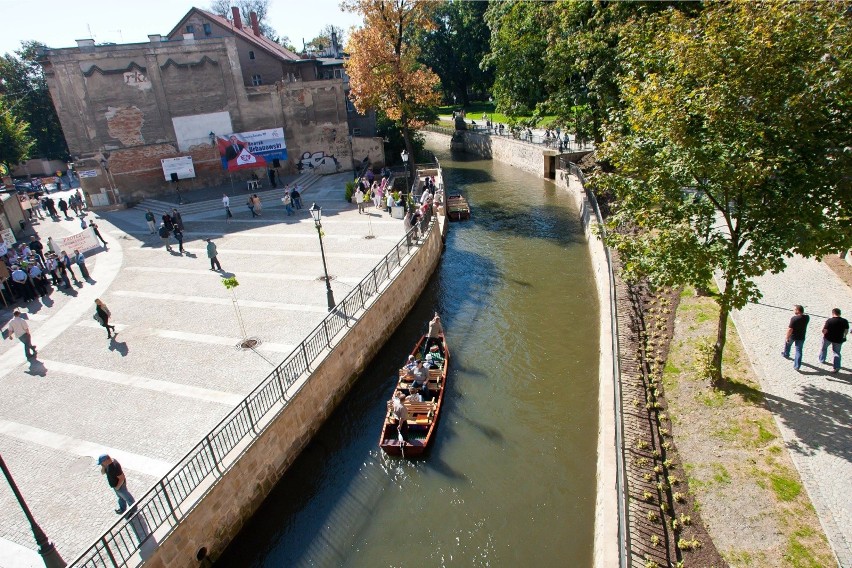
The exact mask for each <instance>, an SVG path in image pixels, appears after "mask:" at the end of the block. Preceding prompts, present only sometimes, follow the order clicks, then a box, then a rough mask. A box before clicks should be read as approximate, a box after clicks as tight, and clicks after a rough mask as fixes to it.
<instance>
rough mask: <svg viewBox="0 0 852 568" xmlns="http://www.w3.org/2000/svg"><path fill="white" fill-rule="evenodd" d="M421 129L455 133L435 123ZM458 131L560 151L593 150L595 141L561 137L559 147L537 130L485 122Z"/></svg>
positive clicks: (447, 133) (557, 143) (449, 134)
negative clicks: (499, 125) (497, 125)
mask: <svg viewBox="0 0 852 568" xmlns="http://www.w3.org/2000/svg"><path fill="white" fill-rule="evenodd" d="M423 130H429V131H431V132H438V133H439V134H446V135H448V136H452V135H453V134H455V133H456V130H455V129H454V128H449V127H446V126H438V125H435V124H427V125H426V126H424V127H423ZM459 132H474V133H476V134H482V135H486V136H495V137H498V136H499V137H501V138H507V139H512V140H515V141H517V142H524V143H526V144H534V145H536V146H544V147H545V148H550V149H553V150H557V151H560V152H581V151H584V150H594V149H595V143H594V141H593V140H577V139H576V138H573V139H572V138H569V139H568V140H567V141H565V140H564V137H561V138H562V140H563V141H562V145H561V149H560V143H559V140H557V139H556V137H555V136H554V137H550V138H546V137H544V136H543V135H541V134H538V133H537V132H532V131H529V130H527V129H518V130H515V131H511V130H510V129H508V128H504V129H503V130H500V129H499V127H498V128H495V127H494V124H492V125H491V128H488V126H486V125H485V124H479V123H477V124H475V125H471V124H468V125H467V130H466V131H465V130H460V131H459Z"/></svg>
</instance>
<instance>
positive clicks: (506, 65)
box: [482, 0, 554, 116]
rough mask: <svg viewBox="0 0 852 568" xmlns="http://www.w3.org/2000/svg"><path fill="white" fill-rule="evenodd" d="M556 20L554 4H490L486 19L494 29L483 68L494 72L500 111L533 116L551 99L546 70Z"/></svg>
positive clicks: (514, 0)
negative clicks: (550, 33) (549, 39)
mask: <svg viewBox="0 0 852 568" xmlns="http://www.w3.org/2000/svg"><path fill="white" fill-rule="evenodd" d="M553 19H554V12H553V5H552V3H550V2H526V1H524V0H508V1H506V2H490V3H489V6H488V9H487V10H486V12H485V20H486V23H487V24H488V27H489V29H490V30H491V51H490V53H489V54H488V55H486V56H485V58H484V59H483V61H482V66H483V67H484V68H486V69H491V70H493V72H494V97H495V99H496V100H497V107H496V108H497V111H498V112H502V113H505V114H507V115H514V116H516V115H526V114H530V112H531V111H532V109H534V108H536V106H537V105H538V104H539V103H542V102H544V101H545V100H546V99H547V89H546V85H545V81H544V78H543V71H544V69H545V68H546V61H545V59H546V53H547V33H548V30H550V28H551V26H552V24H553Z"/></svg>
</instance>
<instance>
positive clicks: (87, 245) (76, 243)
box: [59, 229, 101, 255]
mask: <svg viewBox="0 0 852 568" xmlns="http://www.w3.org/2000/svg"><path fill="white" fill-rule="evenodd" d="M59 242H60V243H61V244H62V250H64V251H65V252H67V253H68V254H69V255H71V254H74V251H75V250H78V251H80V252H86V251H87V250H92V249H95V248H98V247H99V246H100V245H101V244H100V243H99V242H98V239H97V237H95V232H94V231H93V230H92V229H84V230H82V231H80V232H79V233H75V234H73V235H71V236H68V237H63V238H61V239H59Z"/></svg>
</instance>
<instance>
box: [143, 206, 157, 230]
mask: <svg viewBox="0 0 852 568" xmlns="http://www.w3.org/2000/svg"><path fill="white" fill-rule="evenodd" d="M156 219H157V218H156V217H154V213H153V212H152V211H151V210H150V209H148V211H146V212H145V221H146V222H147V223H148V228H149V229H150V230H151V234H152V235H153V234H154V233H156V232H157V222H156Z"/></svg>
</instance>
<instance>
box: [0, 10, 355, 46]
mask: <svg viewBox="0 0 852 568" xmlns="http://www.w3.org/2000/svg"><path fill="white" fill-rule="evenodd" d="M209 5H210V0H196V1H192V0H143V1H142V2H133V1H130V0H74V1H73V2H69V1H68V0H29V1H28V2H26V3H25V4H24V3H22V2H21V0H0V14H3V23H2V24H0V54H5V53H11V52H13V51H15V50H16V49H18V48H20V47H21V41H24V40H30V39H35V40H38V41H40V42H42V43H44V44H47V46H48V47H76V46H77V43H76V41H75V40H78V39H86V38H92V39H94V40H95V41H96V42H98V43H102V42H115V43H136V42H146V41H148V34H163V35H165V34H167V33H168V32H170V31H171V29H172V28H173V27H174V26H175V24H177V23H178V20H180V19H181V18H182V17H183V16H184V14H186V13H187V12H188V11H189V9H190V8H192V7H193V6H196V7H198V8H202V9H207V8H208V7H209ZM339 5H340V0H309V1H304V0H301V1H299V0H270V1H269V14H268V15H267V17H266V23H268V24H269V25H270V26H272V27H273V28H274V29H275V30H276V31H277V32H278V34H279V35H282V36H287V37H289V38H290V42H291V43H292V44H293V45H295V46H296V47H297V48H299V49H300V50H301V48H302V38H304V40H305V41H310V40H311V39H313V38H314V37H316V36H317V35H318V34H319V32H320V30H322V29H323V28H324V27H325V26H326V25H328V24H333V25H335V26H338V27H341V28H343V29H344V30H348V29H349V28H350V27H351V26H353V25H354V26H357V25H360V23H361V18H360V17H358V16H356V15H354V14H351V13H347V12H341V11H340V7H339ZM134 6H138V7H140V8H141V9H139V10H134ZM10 15H12V16H13V17H8V16H10Z"/></svg>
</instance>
